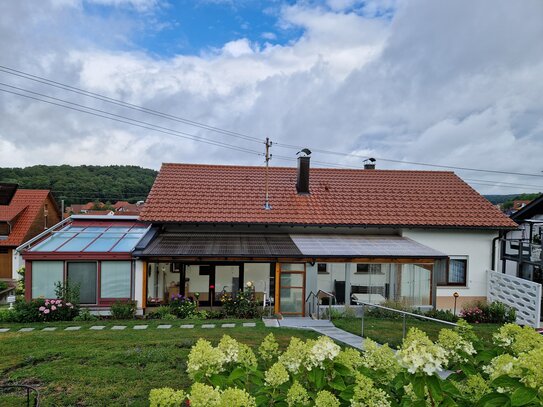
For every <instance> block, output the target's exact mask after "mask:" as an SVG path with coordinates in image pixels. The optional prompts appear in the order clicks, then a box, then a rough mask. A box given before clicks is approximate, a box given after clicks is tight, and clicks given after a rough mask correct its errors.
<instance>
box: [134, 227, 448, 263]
mask: <svg viewBox="0 0 543 407" xmlns="http://www.w3.org/2000/svg"><path fill="white" fill-rule="evenodd" d="M134 255H136V256H143V257H160V256H164V257H202V258H213V257H221V258H224V257H233V258H247V257H250V258H258V257H261V258H264V257H266V258H286V257H288V258H326V257H328V258H382V257H391V258H430V259H436V258H446V257H447V255H445V254H444V253H441V252H439V251H437V250H434V249H431V248H429V247H427V246H424V245H422V244H420V243H417V242H415V241H413V240H411V239H408V238H405V237H401V236H390V235H371V236H369V235H345V234H343V235H339V234H333V235H331V234H290V235H289V234H286V233H285V234H273V233H270V234H262V233H226V232H225V233H186V232H185V233H173V232H172V233H163V234H159V235H158V236H157V237H156V238H155V239H154V240H153V241H152V242H151V243H150V244H148V245H147V246H146V247H145V248H142V249H141V250H138V248H137V249H136V251H135V252H134Z"/></svg>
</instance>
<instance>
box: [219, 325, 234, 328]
mask: <svg viewBox="0 0 543 407" xmlns="http://www.w3.org/2000/svg"><path fill="white" fill-rule="evenodd" d="M221 327H222V328H235V327H236V324H222V325H221Z"/></svg>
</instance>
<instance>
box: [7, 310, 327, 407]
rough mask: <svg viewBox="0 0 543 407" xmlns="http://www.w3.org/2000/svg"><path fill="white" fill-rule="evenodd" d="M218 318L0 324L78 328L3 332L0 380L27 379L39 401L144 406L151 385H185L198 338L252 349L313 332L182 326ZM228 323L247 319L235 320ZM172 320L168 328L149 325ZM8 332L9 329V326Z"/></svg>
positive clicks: (9, 400) (16, 402)
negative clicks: (271, 338)
mask: <svg viewBox="0 0 543 407" xmlns="http://www.w3.org/2000/svg"><path fill="white" fill-rule="evenodd" d="M214 322H215V323H224V322H227V321H226V320H220V321H187V320H183V321H181V320H179V321H143V322H142V321H98V322H80V323H73V322H71V323H66V322H61V323H60V322H59V323H49V324H41V325H40V324H26V325H23V324H1V325H2V326H4V327H9V328H13V329H16V328H19V327H20V326H38V327H45V326H46V325H47V326H58V327H65V326H75V325H80V326H82V327H83V328H82V330H81V331H68V332H66V331H62V330H57V331H53V332H41V331H33V332H24V333H18V332H8V333H2V334H0V349H1V352H2V357H1V358H0V384H10V383H19V384H29V385H33V386H35V387H37V388H38V389H39V390H40V393H41V394H42V398H41V403H40V405H41V406H146V405H148V396H149V391H150V390H151V389H153V388H156V387H173V388H177V389H180V388H186V387H188V386H189V385H190V384H191V383H190V380H189V378H188V376H187V374H186V373H185V370H186V360H187V356H188V353H189V350H190V347H191V346H192V345H193V344H194V343H195V342H196V341H197V340H198V338H200V337H203V338H206V339H209V340H210V341H212V342H213V343H217V342H218V341H219V339H220V338H221V336H222V335H223V334H225V333H227V334H229V335H230V336H232V337H234V338H236V339H238V340H240V341H241V342H243V343H246V344H248V345H250V346H252V347H253V348H254V349H256V347H258V345H259V344H260V342H261V341H262V340H263V339H264V337H265V336H266V335H267V334H268V333H270V332H273V333H274V335H275V337H276V338H277V340H278V342H279V343H280V344H281V346H282V347H286V345H287V344H288V342H289V341H290V338H291V336H298V337H301V338H303V339H307V338H315V337H316V336H317V334H316V333H315V332H312V331H303V330H297V329H283V328H282V329H273V328H266V327H264V325H263V323H262V322H261V321H258V322H257V326H256V327H255V328H242V327H236V328H224V329H220V328H215V329H203V328H198V327H195V328H194V329H181V328H179V325H181V324H185V323H195V325H201V324H202V323H214ZM228 322H237V323H241V322H247V321H239V320H238V321H235V320H231V321H228ZM141 323H145V324H149V325H150V327H149V328H148V329H147V330H144V331H135V330H133V329H128V328H127V329H125V330H123V331H111V330H104V331H89V330H88V327H89V326H91V325H106V326H111V325H129V326H132V325H136V324H141ZM161 323H162V324H172V325H173V327H172V328H171V329H167V330H157V329H152V328H151V326H154V325H158V324H161ZM13 329H12V330H13ZM20 402H21V399H19V400H15V399H14V398H13V397H12V396H10V395H4V396H3V397H2V395H1V394H0V405H2V406H16V405H17V406H18V405H21V404H20Z"/></svg>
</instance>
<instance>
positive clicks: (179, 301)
mask: <svg viewBox="0 0 543 407" xmlns="http://www.w3.org/2000/svg"><path fill="white" fill-rule="evenodd" d="M170 312H171V313H172V314H173V315H175V316H176V317H178V318H191V317H193V315H194V314H195V312H196V302H194V301H192V299H191V298H188V297H185V296H183V295H181V294H176V295H172V297H171V298H170Z"/></svg>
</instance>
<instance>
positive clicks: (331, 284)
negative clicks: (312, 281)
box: [317, 263, 345, 304]
mask: <svg viewBox="0 0 543 407" xmlns="http://www.w3.org/2000/svg"><path fill="white" fill-rule="evenodd" d="M326 266H327V267H326V270H327V273H319V274H318V275H317V290H323V291H326V292H329V293H333V294H334V295H335V296H336V300H337V303H338V304H345V264H344V263H328V264H327V265H326ZM323 301H324V302H325V303H326V302H327V301H328V300H326V299H324V300H323Z"/></svg>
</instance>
